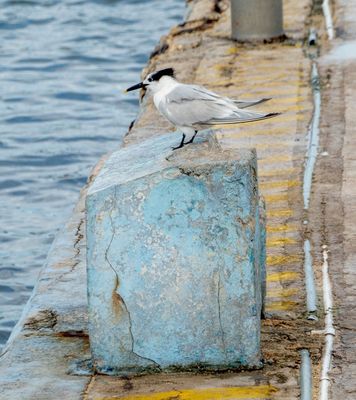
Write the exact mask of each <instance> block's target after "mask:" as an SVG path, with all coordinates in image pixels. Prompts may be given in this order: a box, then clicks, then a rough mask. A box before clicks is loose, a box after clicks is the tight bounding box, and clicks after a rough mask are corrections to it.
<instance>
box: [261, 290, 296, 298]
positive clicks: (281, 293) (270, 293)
mask: <svg viewBox="0 0 356 400" xmlns="http://www.w3.org/2000/svg"><path fill="white" fill-rule="evenodd" d="M297 293H298V289H297V288H289V289H284V288H283V289H270V290H267V297H268V298H269V297H282V298H286V297H290V296H295V295H296V294H297Z"/></svg>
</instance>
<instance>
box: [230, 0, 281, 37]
mask: <svg viewBox="0 0 356 400" xmlns="http://www.w3.org/2000/svg"><path fill="white" fill-rule="evenodd" d="M231 30H232V38H233V39H235V40H239V41H245V40H263V39H272V38H275V37H278V36H281V35H282V34H283V2H282V0H231Z"/></svg>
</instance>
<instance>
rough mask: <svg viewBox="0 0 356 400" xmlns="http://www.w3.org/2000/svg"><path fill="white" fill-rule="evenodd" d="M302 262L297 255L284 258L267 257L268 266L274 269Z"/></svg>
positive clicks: (284, 256)
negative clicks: (277, 266) (274, 267)
mask: <svg viewBox="0 0 356 400" xmlns="http://www.w3.org/2000/svg"><path fill="white" fill-rule="evenodd" d="M300 261H301V258H300V256H299V255H297V254H291V255H283V256H275V255H270V256H267V265H268V266H269V267H272V266H274V265H285V264H292V263H295V262H300Z"/></svg>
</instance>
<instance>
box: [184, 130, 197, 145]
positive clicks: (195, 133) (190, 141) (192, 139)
mask: <svg viewBox="0 0 356 400" xmlns="http://www.w3.org/2000/svg"><path fill="white" fill-rule="evenodd" d="M197 133H198V131H195V132H194V135H193V136H192V138H191V139H190V140H189V142H185V143H184V144H190V143H193V142H194V139H195V136H197Z"/></svg>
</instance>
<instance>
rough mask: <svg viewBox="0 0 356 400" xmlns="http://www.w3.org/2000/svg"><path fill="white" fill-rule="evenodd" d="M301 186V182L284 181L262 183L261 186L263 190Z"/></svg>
mask: <svg viewBox="0 0 356 400" xmlns="http://www.w3.org/2000/svg"><path fill="white" fill-rule="evenodd" d="M300 185H301V182H300V181H291V180H283V181H274V182H262V183H260V185H259V186H260V188H261V189H275V188H291V187H295V186H300Z"/></svg>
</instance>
